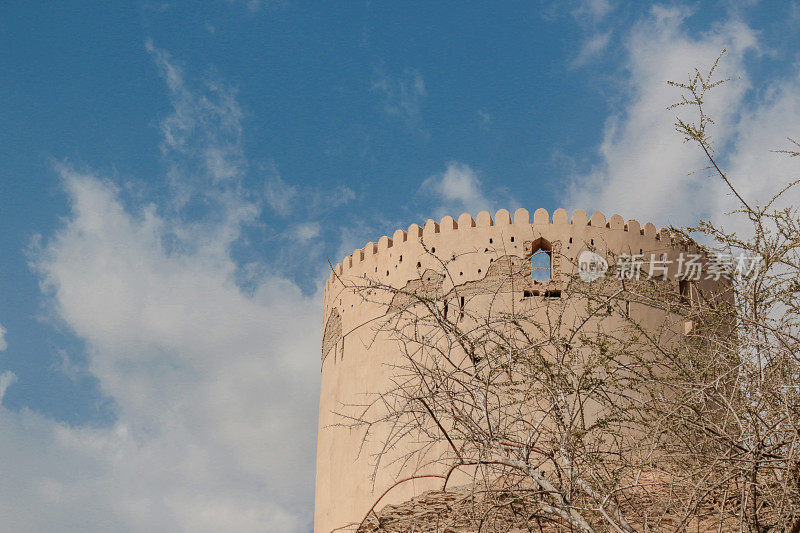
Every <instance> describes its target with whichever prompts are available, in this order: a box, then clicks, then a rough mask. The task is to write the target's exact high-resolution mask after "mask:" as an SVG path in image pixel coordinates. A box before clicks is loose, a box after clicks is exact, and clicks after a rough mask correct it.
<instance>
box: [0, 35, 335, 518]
mask: <svg viewBox="0 0 800 533" xmlns="http://www.w3.org/2000/svg"><path fill="white" fill-rule="evenodd" d="M151 51H152V52H153V53H154V56H155V57H156V59H157V61H159V62H160V65H161V67H162V72H163V73H164V76H165V79H166V80H167V82H168V85H169V87H170V92H171V97H172V100H173V104H174V106H175V112H174V114H173V115H171V116H170V117H168V118H167V119H166V120H165V124H166V126H165V127H164V128H163V132H164V134H165V136H166V137H165V139H166V140H165V143H164V146H165V156H166V158H167V160H168V161H170V162H171V165H172V166H173V169H174V170H175V174H174V175H173V177H174V176H178V177H184V179H180V180H179V181H177V182H176V184H175V188H174V190H175V194H185V195H188V196H189V197H192V196H194V195H200V194H202V195H203V198H204V199H205V200H207V205H208V207H209V212H208V213H207V215H206V216H204V217H203V218H202V219H201V220H197V217H194V218H192V217H187V216H185V214H184V213H183V212H182V211H180V210H178V211H175V210H174V209H163V208H162V207H161V206H157V205H154V204H152V205H151V204H147V205H143V206H140V207H130V206H126V205H125V204H124V203H123V201H122V200H121V199H120V196H119V193H118V191H117V189H116V188H115V187H114V186H113V185H112V184H110V183H108V182H106V181H104V180H103V179H101V178H99V177H97V176H95V175H92V174H91V173H80V172H77V171H75V170H74V169H72V168H70V167H68V166H65V165H62V166H60V167H59V168H58V169H57V170H58V172H59V173H60V175H61V178H62V180H63V183H64V187H65V190H66V192H67V194H68V197H69V200H70V203H71V212H70V214H69V216H68V217H67V218H66V219H65V221H64V224H63V226H62V227H61V229H60V230H59V231H57V232H56V233H55V234H54V235H53V236H51V237H50V238H49V239H45V240H44V241H43V243H42V245H41V247H40V248H39V250H38V252H35V254H34V256H35V257H34V260H33V264H34V268H35V269H36V271H37V273H38V274H39V276H40V277H41V283H42V288H43V291H44V292H45V294H46V295H47V300H46V304H47V308H48V309H49V311H50V314H51V315H52V316H54V317H55V319H57V320H58V321H60V322H61V323H63V325H64V326H66V327H67V328H69V329H70V330H71V331H72V332H74V334H75V335H76V336H77V337H78V338H80V339H81V340H82V341H83V342H84V344H85V346H86V360H87V365H88V367H87V368H86V371H87V372H90V373H91V374H92V375H94V376H95V377H96V378H97V379H98V381H99V383H100V387H101V389H102V391H103V393H104V394H106V395H108V396H109V397H110V398H111V399H113V401H114V405H115V413H116V415H117V419H116V421H115V422H114V423H113V425H111V426H110V427H105V428H91V427H67V426H64V425H62V424H59V423H56V422H54V421H52V420H50V419H48V418H46V417H43V416H41V415H38V414H36V413H32V412H29V411H26V410H23V411H21V412H12V411H9V410H7V409H5V408H2V407H0V454H2V456H3V464H4V469H3V476H0V516H2V517H3V527H4V528H6V529H8V530H13V531H23V532H24V531H54V530H58V531H110V530H118V531H193V532H194V531H281V532H283V531H308V529H309V527H310V520H311V509H312V497H313V481H314V456H315V445H316V438H315V436H316V416H317V399H318V396H317V394H318V390H319V343H318V340H319V338H320V331H319V330H320V325H319V323H320V320H319V318H320V317H319V313H320V302H321V294H314V295H304V294H303V293H302V292H301V291H300V289H299V288H298V287H297V286H296V285H295V284H294V283H293V282H291V281H289V280H287V279H285V278H284V277H282V276H280V275H278V274H264V275H262V276H261V277H260V278H259V279H257V280H256V282H255V286H254V287H253V290H252V294H250V293H248V294H245V293H244V292H243V291H242V290H241V289H240V288H239V287H238V286H237V285H236V283H235V281H234V279H235V277H236V272H237V268H238V265H236V263H235V262H234V261H233V259H232V258H231V256H230V253H229V251H230V248H231V245H232V243H234V242H235V241H236V239H237V238H238V236H239V234H240V232H241V228H242V225H243V224H247V223H249V222H250V221H252V220H253V218H254V216H255V214H256V213H257V207H256V206H255V205H254V204H252V203H251V202H249V201H248V200H247V198H246V197H245V196H242V194H241V193H239V192H238V191H239V189H240V188H241V187H240V182H241V180H240V178H241V169H243V168H244V165H239V164H237V165H234V166H232V167H231V166H228V163H225V161H227V159H226V157H227V156H226V155H224V154H226V153H228V149H229V148H232V149H233V150H234V152H235V151H237V150H239V149H240V148H239V144H238V142H239V141H238V133H237V131H238V129H239V126H238V125H237V123H236V122H237V120H238V118H237V117H238V116H239V115H238V107H237V106H236V105H235V102H228V104H225V105H222V104H221V102H225V101H226V99H227V97H228V96H229V94H227V93H225V94H223V93H220V92H218V91H216V90H215V89H213V88H211V89H209V90H210V96H202V95H199V94H196V93H194V92H192V91H190V90H189V89H188V88H187V87H186V85H185V83H184V82H183V80H182V78H180V77H177V76H175V75H174V72H175V70H174V68H173V65H172V63H171V62H170V60H169V58H168V56H167V55H166V54H164V53H162V52H158V51H157V50H155V49H154V48H152V47H151ZM193 106H194V107H193ZM186 124H188V125H190V126H189V127H184V126H183V125H186ZM220 125H223V126H220ZM209 127H210V128H215V129H216V130H215V131H213V132H212V131H203V130H204V129H205V128H209ZM220 128H221V129H220ZM187 131H191V135H189V137H191V138H192V139H194V140H193V141H190V140H189V139H188V138H186V136H185V135H184V134H185V133H186V132H187ZM173 134H174V135H173ZM216 147H222V148H221V151H220V152H219V153H220V154H223V155H222V156H221V157H220V159H219V161H222V162H223V164H222V166H223V167H225V168H235V169H238V170H237V171H236V173H235V174H232V175H230V176H228V175H225V176H221V175H220V168H219V167H217V166H214V165H205V164H204V163H203V164H197V163H198V161H200V162H203V161H205V159H204V158H203V157H199V158H198V157H197V156H198V154H200V155H201V156H202V154H207V153H214V149H215V148H216ZM182 161H185V162H186V164H185V165H184V166H182V165H181V162H182ZM176 179H178V178H176ZM197 189H202V190H201V191H199V190H197ZM174 239H178V240H179V241H180V243H181V246H177V247H176V246H167V245H166V244H165V243H167V242H170V241H171V240H174ZM13 379H14V378H13V375H11V374H9V373H5V374H3V375H2V376H0V391H4V390H5V387H7V386H9V385H10V383H11V382H12V381H13Z"/></svg>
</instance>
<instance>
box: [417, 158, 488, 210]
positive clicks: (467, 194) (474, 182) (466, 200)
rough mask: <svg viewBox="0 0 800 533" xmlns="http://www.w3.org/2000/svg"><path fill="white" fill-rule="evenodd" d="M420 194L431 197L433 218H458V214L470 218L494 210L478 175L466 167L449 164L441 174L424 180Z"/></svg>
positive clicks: (455, 163)
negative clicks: (430, 195)
mask: <svg viewBox="0 0 800 533" xmlns="http://www.w3.org/2000/svg"><path fill="white" fill-rule="evenodd" d="M421 190H422V191H423V192H425V193H429V194H432V195H433V196H434V198H435V199H436V201H438V202H439V205H438V207H436V214H437V216H444V215H450V216H452V217H453V218H458V216H459V215H460V214H461V213H462V212H468V213H471V214H472V215H473V216H474V215H475V214H477V213H478V212H479V211H483V210H486V211H491V210H493V209H494V208H495V202H494V201H492V200H490V199H489V198H487V196H486V195H485V194H484V192H483V185H482V183H481V180H480V178H479V177H478V174H477V173H476V172H475V171H474V170H473V169H472V168H470V167H469V165H465V164H463V163H459V162H457V161H451V162H450V163H448V164H447V169H446V170H445V171H444V172H442V173H440V174H434V175H433V176H431V177H429V178H428V179H426V180H425V181H424V182H423V183H422V187H421Z"/></svg>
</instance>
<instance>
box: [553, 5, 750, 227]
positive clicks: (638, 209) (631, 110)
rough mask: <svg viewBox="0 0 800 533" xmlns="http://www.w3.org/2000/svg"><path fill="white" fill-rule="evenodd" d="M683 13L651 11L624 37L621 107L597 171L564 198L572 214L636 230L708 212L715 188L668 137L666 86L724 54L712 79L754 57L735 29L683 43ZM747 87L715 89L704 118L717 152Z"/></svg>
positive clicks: (692, 153)
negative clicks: (710, 121) (615, 220)
mask: <svg viewBox="0 0 800 533" xmlns="http://www.w3.org/2000/svg"><path fill="white" fill-rule="evenodd" d="M688 15H689V12H688V11H687V10H685V9H682V8H675V7H671V8H664V7H655V8H653V9H652V11H651V13H650V15H649V17H648V18H647V19H646V20H644V21H642V22H640V23H639V24H638V25H637V26H636V27H635V28H634V29H633V31H632V33H631V36H630V38H629V39H628V42H627V50H628V60H627V61H626V64H627V65H629V79H628V86H627V87H626V89H627V92H628V100H627V103H626V106H625V108H624V109H623V110H622V111H621V112H620V113H618V114H617V115H614V116H612V117H610V118H609V119H608V121H607V124H606V129H605V133H604V137H603V142H602V144H601V145H600V147H599V154H600V164H599V165H598V166H597V167H596V168H594V169H593V170H592V172H591V173H589V175H587V176H580V177H578V178H577V179H576V180H575V181H574V183H573V184H572V187H571V189H570V191H569V193H568V203H569V204H570V205H571V207H574V208H583V209H592V210H593V209H598V210H602V211H603V212H605V214H606V215H607V216H610V215H611V214H613V213H616V212H620V214H622V215H623V216H624V217H627V218H635V217H638V218H640V219H641V221H642V222H644V221H648V220H652V221H654V222H656V223H657V224H664V225H666V224H668V223H676V224H686V223H692V222H694V221H696V218H697V216H700V215H704V214H707V213H709V212H710V211H713V210H714V208H713V206H711V205H710V202H711V201H712V200H710V199H712V198H715V197H717V196H719V195H720V194H721V189H720V186H719V183H718V182H716V181H714V180H711V179H710V178H708V176H707V174H705V173H703V172H699V173H692V172H693V171H696V170H700V169H702V168H704V167H705V165H706V164H705V162H704V161H703V159H702V157H701V156H700V154H699V153H698V151H697V149H696V148H695V147H694V146H692V145H689V144H685V143H684V142H683V141H682V139H681V138H680V136H679V135H678V134H677V133H676V132H675V131H674V127H673V123H674V121H675V115H676V111H675V110H672V111H667V110H666V107H667V105H669V104H670V103H672V102H673V101H675V100H677V98H678V93H677V92H676V90H675V89H673V88H670V87H668V86H667V84H666V81H667V80H679V81H684V80H686V79H687V75H688V72H689V71H690V70H691V69H692V68H693V67H695V66H710V65H711V64H712V63H713V62H714V59H715V58H716V57H717V56H718V55H719V53H720V52H721V50H722V49H723V48H725V47H727V49H728V52H727V53H726V54H725V56H724V58H723V61H722V62H721V64H720V68H719V72H718V75H719V76H720V77H725V76H728V75H737V74H741V73H743V72H744V62H743V58H744V55H745V54H746V53H747V52H748V51H757V50H758V43H757V39H756V33H755V32H754V31H753V30H752V29H750V28H749V27H747V26H746V25H744V24H742V23H740V22H737V21H728V22H726V23H724V24H718V25H715V26H714V27H713V28H712V29H711V30H710V31H709V32H706V33H703V34H699V35H690V34H688V33H687V31H686V30H685V29H684V28H683V22H684V20H685V18H686V17H687V16H688ZM747 88H748V83H747V81H745V80H737V81H736V82H733V83H729V84H726V85H723V86H721V87H719V88H717V89H715V91H714V93H715V94H713V97H712V98H711V99H710V100H709V102H708V109H707V110H708V112H709V113H710V114H711V115H712V116H714V117H715V120H716V122H717V124H716V127H715V131H716V133H717V135H716V141H717V142H718V143H719V145H720V146H724V145H725V143H728V142H730V141H731V140H732V139H733V137H734V134H735V128H736V124H737V119H738V115H737V113H736V111H737V110H738V109H739V108H740V106H741V105H742V102H743V99H744V96H745V93H746V90H747Z"/></svg>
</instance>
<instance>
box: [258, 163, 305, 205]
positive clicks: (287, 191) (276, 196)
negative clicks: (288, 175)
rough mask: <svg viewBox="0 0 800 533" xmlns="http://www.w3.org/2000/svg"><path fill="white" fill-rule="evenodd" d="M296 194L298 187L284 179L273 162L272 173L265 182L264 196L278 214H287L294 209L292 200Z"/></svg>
mask: <svg viewBox="0 0 800 533" xmlns="http://www.w3.org/2000/svg"><path fill="white" fill-rule="evenodd" d="M296 195H297V187H295V186H294V185H289V184H288V183H286V182H285V181H283V179H282V178H281V175H280V173H279V172H278V168H277V166H276V165H275V164H274V163H273V164H272V165H271V167H270V175H269V177H268V178H267V180H266V182H265V183H264V196H265V197H266V199H267V203H268V204H269V206H270V207H271V208H272V210H273V211H275V212H276V213H277V214H279V215H281V216H286V215H288V214H289V213H290V212H291V210H292V200H293V199H294V198H295V196H296Z"/></svg>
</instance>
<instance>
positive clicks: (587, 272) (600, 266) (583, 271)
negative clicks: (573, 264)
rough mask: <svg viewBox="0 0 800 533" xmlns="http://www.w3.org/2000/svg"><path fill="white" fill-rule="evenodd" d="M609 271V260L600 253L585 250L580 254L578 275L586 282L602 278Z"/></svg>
mask: <svg viewBox="0 0 800 533" xmlns="http://www.w3.org/2000/svg"><path fill="white" fill-rule="evenodd" d="M607 271H608V261H606V260H605V258H603V257H601V256H600V255H598V254H596V253H594V252H591V251H589V250H584V251H582V252H581V253H580V254H578V276H579V277H580V278H581V280H582V281H585V282H586V283H589V282H592V281H594V280H596V279H600V278H602V277H603V276H605V275H606V272H607Z"/></svg>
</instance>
